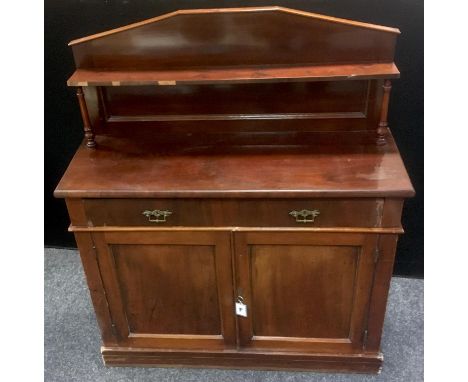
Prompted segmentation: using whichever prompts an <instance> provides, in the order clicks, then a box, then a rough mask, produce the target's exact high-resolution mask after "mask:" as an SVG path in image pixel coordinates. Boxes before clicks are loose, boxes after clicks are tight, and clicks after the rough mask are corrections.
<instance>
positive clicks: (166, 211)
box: [84, 198, 383, 228]
mask: <svg viewBox="0 0 468 382" xmlns="http://www.w3.org/2000/svg"><path fill="white" fill-rule="evenodd" d="M84 205H85V211H86V218H87V221H88V225H89V226H94V227H98V226H186V227H210V226H211V227H300V228H303V227H308V226H311V227H380V225H381V220H382V210H383V199H369V198H368V199H275V200H255V199H240V200H237V199H234V200H233V199H231V200H226V199H85V200H84Z"/></svg>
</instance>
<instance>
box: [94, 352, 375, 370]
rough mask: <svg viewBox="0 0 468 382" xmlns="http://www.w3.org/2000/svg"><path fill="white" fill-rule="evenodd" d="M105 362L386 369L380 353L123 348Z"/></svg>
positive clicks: (253, 367)
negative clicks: (245, 351) (197, 350)
mask: <svg viewBox="0 0 468 382" xmlns="http://www.w3.org/2000/svg"><path fill="white" fill-rule="evenodd" d="M101 351H102V355H103V359H104V362H105V363H106V365H109V366H134V365H139V366H162V367H184V366H189V367H203V368H206V367H216V368H230V369H232V368H235V369H245V368H248V369H260V370H278V369H285V370H297V371H300V370H311V369H314V370H321V371H330V372H336V371H339V372H354V373H356V372H357V373H377V372H378V371H380V368H381V366H382V355H381V354H379V353H377V354H376V353H356V354H314V353H291V352H275V353H272V352H271V351H254V350H251V351H249V352H248V353H241V352H239V351H230V350H224V351H222V352H214V351H204V352H203V357H200V353H199V352H188V351H184V352H180V351H173V350H171V351H163V350H149V349H135V348H122V347H103V348H102V350H101Z"/></svg>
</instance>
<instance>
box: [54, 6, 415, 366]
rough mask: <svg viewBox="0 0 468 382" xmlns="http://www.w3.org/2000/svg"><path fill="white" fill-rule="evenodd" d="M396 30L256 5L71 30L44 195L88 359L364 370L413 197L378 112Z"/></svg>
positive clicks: (377, 362) (378, 358) (377, 361)
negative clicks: (69, 259)
mask: <svg viewBox="0 0 468 382" xmlns="http://www.w3.org/2000/svg"><path fill="white" fill-rule="evenodd" d="M398 33H399V31H398V30H396V29H392V28H386V27H381V26H375V25H370V24H364V23H359V22H354V21H349V20H341V19H336V18H332V17H327V16H321V15H316V14H311V13H307V12H301V11H295V10H289V9H285V8H281V7H264V8H235V9H209V10H185V11H177V12H173V13H171V14H168V15H163V16H160V17H157V18H154V19H150V20H146V21H143V22H140V23H137V24H134V25H129V26H126V27H122V28H119V29H117V30H113V31H108V32H104V33H101V34H98V35H94V36H90V37H87V38H83V39H80V40H77V41H74V42H72V43H71V45H72V49H73V53H74V57H75V62H76V66H77V71H76V72H75V73H74V74H73V76H72V77H71V78H70V80H69V84H70V85H73V86H77V87H78V89H77V94H78V99H79V102H80V108H81V111H82V116H83V123H84V128H85V140H84V142H83V144H82V145H81V147H80V148H79V149H78V151H77V153H76V155H75V157H74V158H73V160H72V162H71V163H70V166H69V168H68V169H67V171H66V173H65V175H64V176H63V178H62V180H61V182H60V184H59V185H58V187H57V189H56V191H55V195H56V196H58V197H66V198H67V207H68V210H69V213H70V218H71V221H72V225H71V226H70V231H72V232H74V233H75V235H76V239H77V243H78V246H79V249H80V255H81V257H82V262H83V267H84V270H85V274H86V277H87V281H88V286H89V288H90V293H91V297H92V301H93V305H94V307H95V311H96V316H97V319H98V322H99V326H100V329H101V333H102V338H103V344H104V347H103V348H102V354H103V359H104V362H105V363H106V364H108V365H142V366H150V365H158V366H190V367H240V368H245V367H248V368H261V369H262V368H274V369H281V368H285V369H293V370H308V369H320V370H339V371H357V372H377V371H378V370H379V369H380V367H381V365H382V355H381V353H380V339H381V334H382V327H383V321H384V317H385V307H386V300H387V295H388V289H389V284H390V279H391V274H392V266H393V261H394V257H395V251H396V239H397V235H398V234H400V233H402V232H403V230H402V227H401V224H400V219H401V210H402V205H403V198H405V197H409V196H412V195H413V194H414V190H413V188H412V186H411V182H410V180H409V178H408V175H407V173H406V170H405V168H404V165H403V163H402V161H401V158H400V155H399V152H398V149H397V147H396V145H395V142H394V141H393V138H392V136H391V133H390V131H389V129H388V124H387V115H388V101H389V96H390V87H391V86H390V81H389V79H390V78H396V77H398V74H399V73H398V69H397V68H396V67H395V65H394V63H393V55H394V48H395V41H396V37H397V35H398ZM127 85H128V86H127ZM376 126H378V128H377V136H378V143H383V142H386V144H385V145H381V146H377V145H376V144H375V139H376V132H375V128H376ZM94 134H96V138H94ZM95 141H96V142H97V144H98V149H97V150H88V149H87V146H93V145H94V143H95ZM303 209H307V210H311V211H312V210H317V211H316V212H318V213H315V218H314V220H313V221H308V222H306V223H300V222H297V221H296V218H297V216H298V213H299V211H301V210H303ZM155 210H164V211H168V214H167V216H166V220H165V221H162V222H155V221H149V217H148V216H147V215H144V214H143V212H144V211H155ZM309 215H310V214H309ZM151 219H152V220H155V217H154V216H153V217H151ZM309 219H310V216H309ZM240 297H242V298H240ZM236 301H243V302H244V303H245V304H246V307H247V312H248V314H247V316H246V317H242V316H239V315H236V313H235V302H236Z"/></svg>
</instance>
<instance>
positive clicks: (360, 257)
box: [234, 232, 377, 353]
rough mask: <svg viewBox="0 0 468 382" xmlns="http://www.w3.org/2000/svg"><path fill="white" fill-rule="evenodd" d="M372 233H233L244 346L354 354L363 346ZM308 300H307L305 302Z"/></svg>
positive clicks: (239, 320) (240, 338)
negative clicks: (243, 307)
mask: <svg viewBox="0 0 468 382" xmlns="http://www.w3.org/2000/svg"><path fill="white" fill-rule="evenodd" d="M376 238H377V236H373V235H359V234H348V235H342V234H341V235H340V234H313V233H308V234H302V233H279V232H276V233H268V232H246V233H242V232H238V233H237V232H236V233H235V235H234V240H235V254H236V266H237V269H238V272H237V275H238V278H237V284H236V288H237V293H238V294H239V295H242V297H243V300H244V301H245V303H246V304H247V306H248V307H249V309H250V314H249V316H248V317H238V318H237V320H238V326H239V341H240V344H241V345H242V346H243V347H247V348H254V349H255V348H257V349H267V348H269V349H276V350H278V351H281V350H290V351H305V350H309V351H315V352H317V353H326V352H340V353H349V352H353V351H354V349H356V348H362V341H363V335H364V330H365V327H364V325H363V323H364V318H365V317H366V314H367V311H366V307H367V304H368V297H369V295H368V293H366V292H365V291H368V290H369V289H370V287H371V283H372V272H373V266H374V261H373V253H374V251H375V249H376ZM306 301H307V302H306Z"/></svg>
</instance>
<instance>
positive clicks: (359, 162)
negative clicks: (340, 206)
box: [55, 131, 414, 198]
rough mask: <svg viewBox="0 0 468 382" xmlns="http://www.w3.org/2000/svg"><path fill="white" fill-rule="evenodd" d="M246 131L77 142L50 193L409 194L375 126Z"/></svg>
mask: <svg viewBox="0 0 468 382" xmlns="http://www.w3.org/2000/svg"><path fill="white" fill-rule="evenodd" d="M133 132H134V131H132V133H133ZM127 134H128V131H127ZM135 134H137V133H135ZM154 134H156V133H154ZM251 137H252V135H246V136H240V137H239V135H237V136H235V138H230V137H229V136H227V135H223V136H222V137H220V136H215V137H213V140H214V141H213V142H210V141H209V137H207V138H205V139H202V138H201V137H200V143H197V137H196V136H194V135H191V136H190V137H189V138H190V141H189V142H185V143H184V142H182V143H181V142H180V140H179V141H173V142H172V144H171V145H170V146H168V145H169V143H167V145H166V143H165V142H164V139H168V137H167V136H164V135H160V136H158V137H157V138H156V136H155V135H154V136H153V139H152V140H145V139H141V140H139V139H137V138H135V137H133V138H132V136H131V135H130V136H128V135H127V136H123V137H115V136H111V135H109V136H97V138H96V141H97V143H98V145H99V147H100V149H99V150H95V151H94V150H88V149H87V148H86V147H83V146H82V147H80V148H79V149H78V151H77V153H76V155H75V157H74V158H73V160H72V162H71V164H70V166H69V167H68V169H67V171H66V173H65V175H64V176H63V178H62V180H61V181H60V183H59V185H58V186H57V188H56V190H55V195H56V196H57V197H87V198H102V197H110V198H122V197H123V198H151V197H158V198H161V197H162V198H164V197H165V198H171V197H176V198H181V197H189V198H190V197H191V198H196V197H201V198H205V197H215V198H216V197H218V198H225V197H233V198H246V197H248V198H265V197H266V198H271V197H279V198H281V197H286V198H291V197H312V198H314V197H408V196H412V195H413V194H414V190H413V187H412V186H411V182H410V180H409V178H408V175H407V173H406V170H405V167H404V165H403V162H402V160H401V157H400V155H399V152H398V149H397V148H396V145H395V143H394V141H393V139H392V138H391V136H389V137H388V140H387V141H388V143H387V145H385V146H382V148H380V147H376V146H375V134H374V133H373V132H372V133H367V134H354V133H349V134H344V133H340V134H312V133H311V134H309V135H306V134H303V135H301V134H296V135H293V136H292V137H291V136H290V137H289V138H288V139H284V140H282V137H281V134H273V135H269V138H265V137H263V139H262V140H263V141H264V142H265V140H269V141H270V143H271V145H265V144H258V145H252V143H254V142H255V141H254V139H252V138H251ZM159 138H160V140H159ZM236 139H237V141H236ZM242 139H243V140H244V144H243V145H240V143H239V141H241V140H242ZM230 140H233V141H234V142H235V143H236V144H234V145H232V144H230ZM246 140H247V141H248V140H250V143H251V145H249V144H247V142H246ZM288 140H289V143H290V144H289V145H288ZM182 141H183V139H182ZM177 142H179V143H178V144H177ZM237 143H239V145H238V144H237ZM117 174H118V176H116V175H117Z"/></svg>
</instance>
